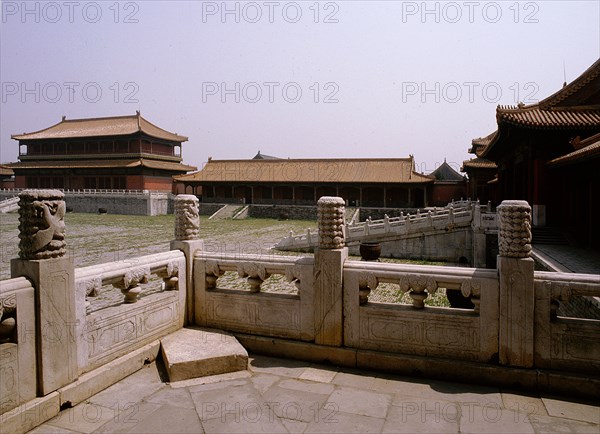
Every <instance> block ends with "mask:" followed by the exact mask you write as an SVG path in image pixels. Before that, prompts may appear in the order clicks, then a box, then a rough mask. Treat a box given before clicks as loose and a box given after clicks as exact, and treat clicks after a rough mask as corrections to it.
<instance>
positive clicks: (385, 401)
mask: <svg viewBox="0 0 600 434" xmlns="http://www.w3.org/2000/svg"><path fill="white" fill-rule="evenodd" d="M391 403H392V396H391V395H389V394H382V393H375V392H369V391H366V390H360V389H355V388H349V387H341V388H339V389H338V390H335V391H334V392H333V393H332V394H331V396H330V397H329V400H328V401H327V404H328V405H331V406H335V407H334V408H335V409H336V410H337V411H340V412H343V413H352V414H358V415H362V416H370V417H376V418H385V416H386V414H387V411H388V407H389V406H390V405H391Z"/></svg>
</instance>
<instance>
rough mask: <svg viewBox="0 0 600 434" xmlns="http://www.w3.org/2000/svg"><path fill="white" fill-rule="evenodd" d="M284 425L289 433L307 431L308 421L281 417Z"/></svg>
mask: <svg viewBox="0 0 600 434" xmlns="http://www.w3.org/2000/svg"><path fill="white" fill-rule="evenodd" d="M279 421H280V422H281V423H282V425H283V426H284V427H285V429H286V430H287V431H288V432H289V433H303V432H305V431H306V427H307V426H308V423H306V422H302V421H301V420H291V419H281V418H280V419H279Z"/></svg>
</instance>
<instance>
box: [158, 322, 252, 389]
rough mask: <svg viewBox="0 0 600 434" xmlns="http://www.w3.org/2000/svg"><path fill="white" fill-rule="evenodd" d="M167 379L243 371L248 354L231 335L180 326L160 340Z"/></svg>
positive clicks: (177, 379)
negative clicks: (180, 327) (181, 327)
mask: <svg viewBox="0 0 600 434" xmlns="http://www.w3.org/2000/svg"><path fill="white" fill-rule="evenodd" d="M161 351H162V355H163V361H164V363H165V367H166V369H167V374H168V375H169V381H181V380H188V379H190V378H198V377H204V376H207V375H216V374H224V373H227V372H234V371H242V370H245V369H247V368H248V353H247V351H246V350H245V349H244V347H242V345H241V344H240V343H239V342H238V341H237V339H236V338H235V337H233V336H232V335H231V334H229V333H226V332H223V331H220V330H212V329H197V328H193V329H192V328H183V329H180V330H178V331H176V332H175V333H172V334H170V335H168V336H165V337H164V338H163V339H161Z"/></svg>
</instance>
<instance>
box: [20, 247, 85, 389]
mask: <svg viewBox="0 0 600 434" xmlns="http://www.w3.org/2000/svg"><path fill="white" fill-rule="evenodd" d="M10 266H11V275H12V277H20V276H24V277H27V278H29V279H30V280H31V282H32V284H33V287H34V288H35V299H36V300H35V301H36V303H35V305H36V310H37V321H36V324H35V327H34V325H33V324H31V325H27V331H19V333H26V338H27V339H36V342H37V350H38V351H37V362H38V363H37V364H38V374H39V375H38V393H40V394H41V395H47V394H48V393H50V392H53V391H55V390H57V389H58V388H60V387H62V386H65V385H66V384H69V383H70V382H72V381H74V380H75V379H77V376H78V369H77V341H76V325H77V317H76V312H75V272H74V265H73V261H72V259H71V258H70V257H68V256H63V257H61V258H54V259H46V260H37V261H32V260H23V259H13V260H12V261H11V263H10ZM29 327H31V329H29Z"/></svg>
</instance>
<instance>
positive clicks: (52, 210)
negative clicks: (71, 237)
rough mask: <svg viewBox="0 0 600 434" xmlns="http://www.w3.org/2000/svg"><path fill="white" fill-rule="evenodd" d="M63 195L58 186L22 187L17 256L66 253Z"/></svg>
mask: <svg viewBox="0 0 600 434" xmlns="http://www.w3.org/2000/svg"><path fill="white" fill-rule="evenodd" d="M63 198H64V195H63V193H61V192H60V191H58V190H25V191H23V192H22V193H21V194H20V195H19V222H20V224H19V238H20V242H19V257H20V258H21V259H49V258H59V257H61V256H64V255H65V253H66V243H65V222H64V217H65V213H66V206H65V201H64V200H63Z"/></svg>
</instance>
